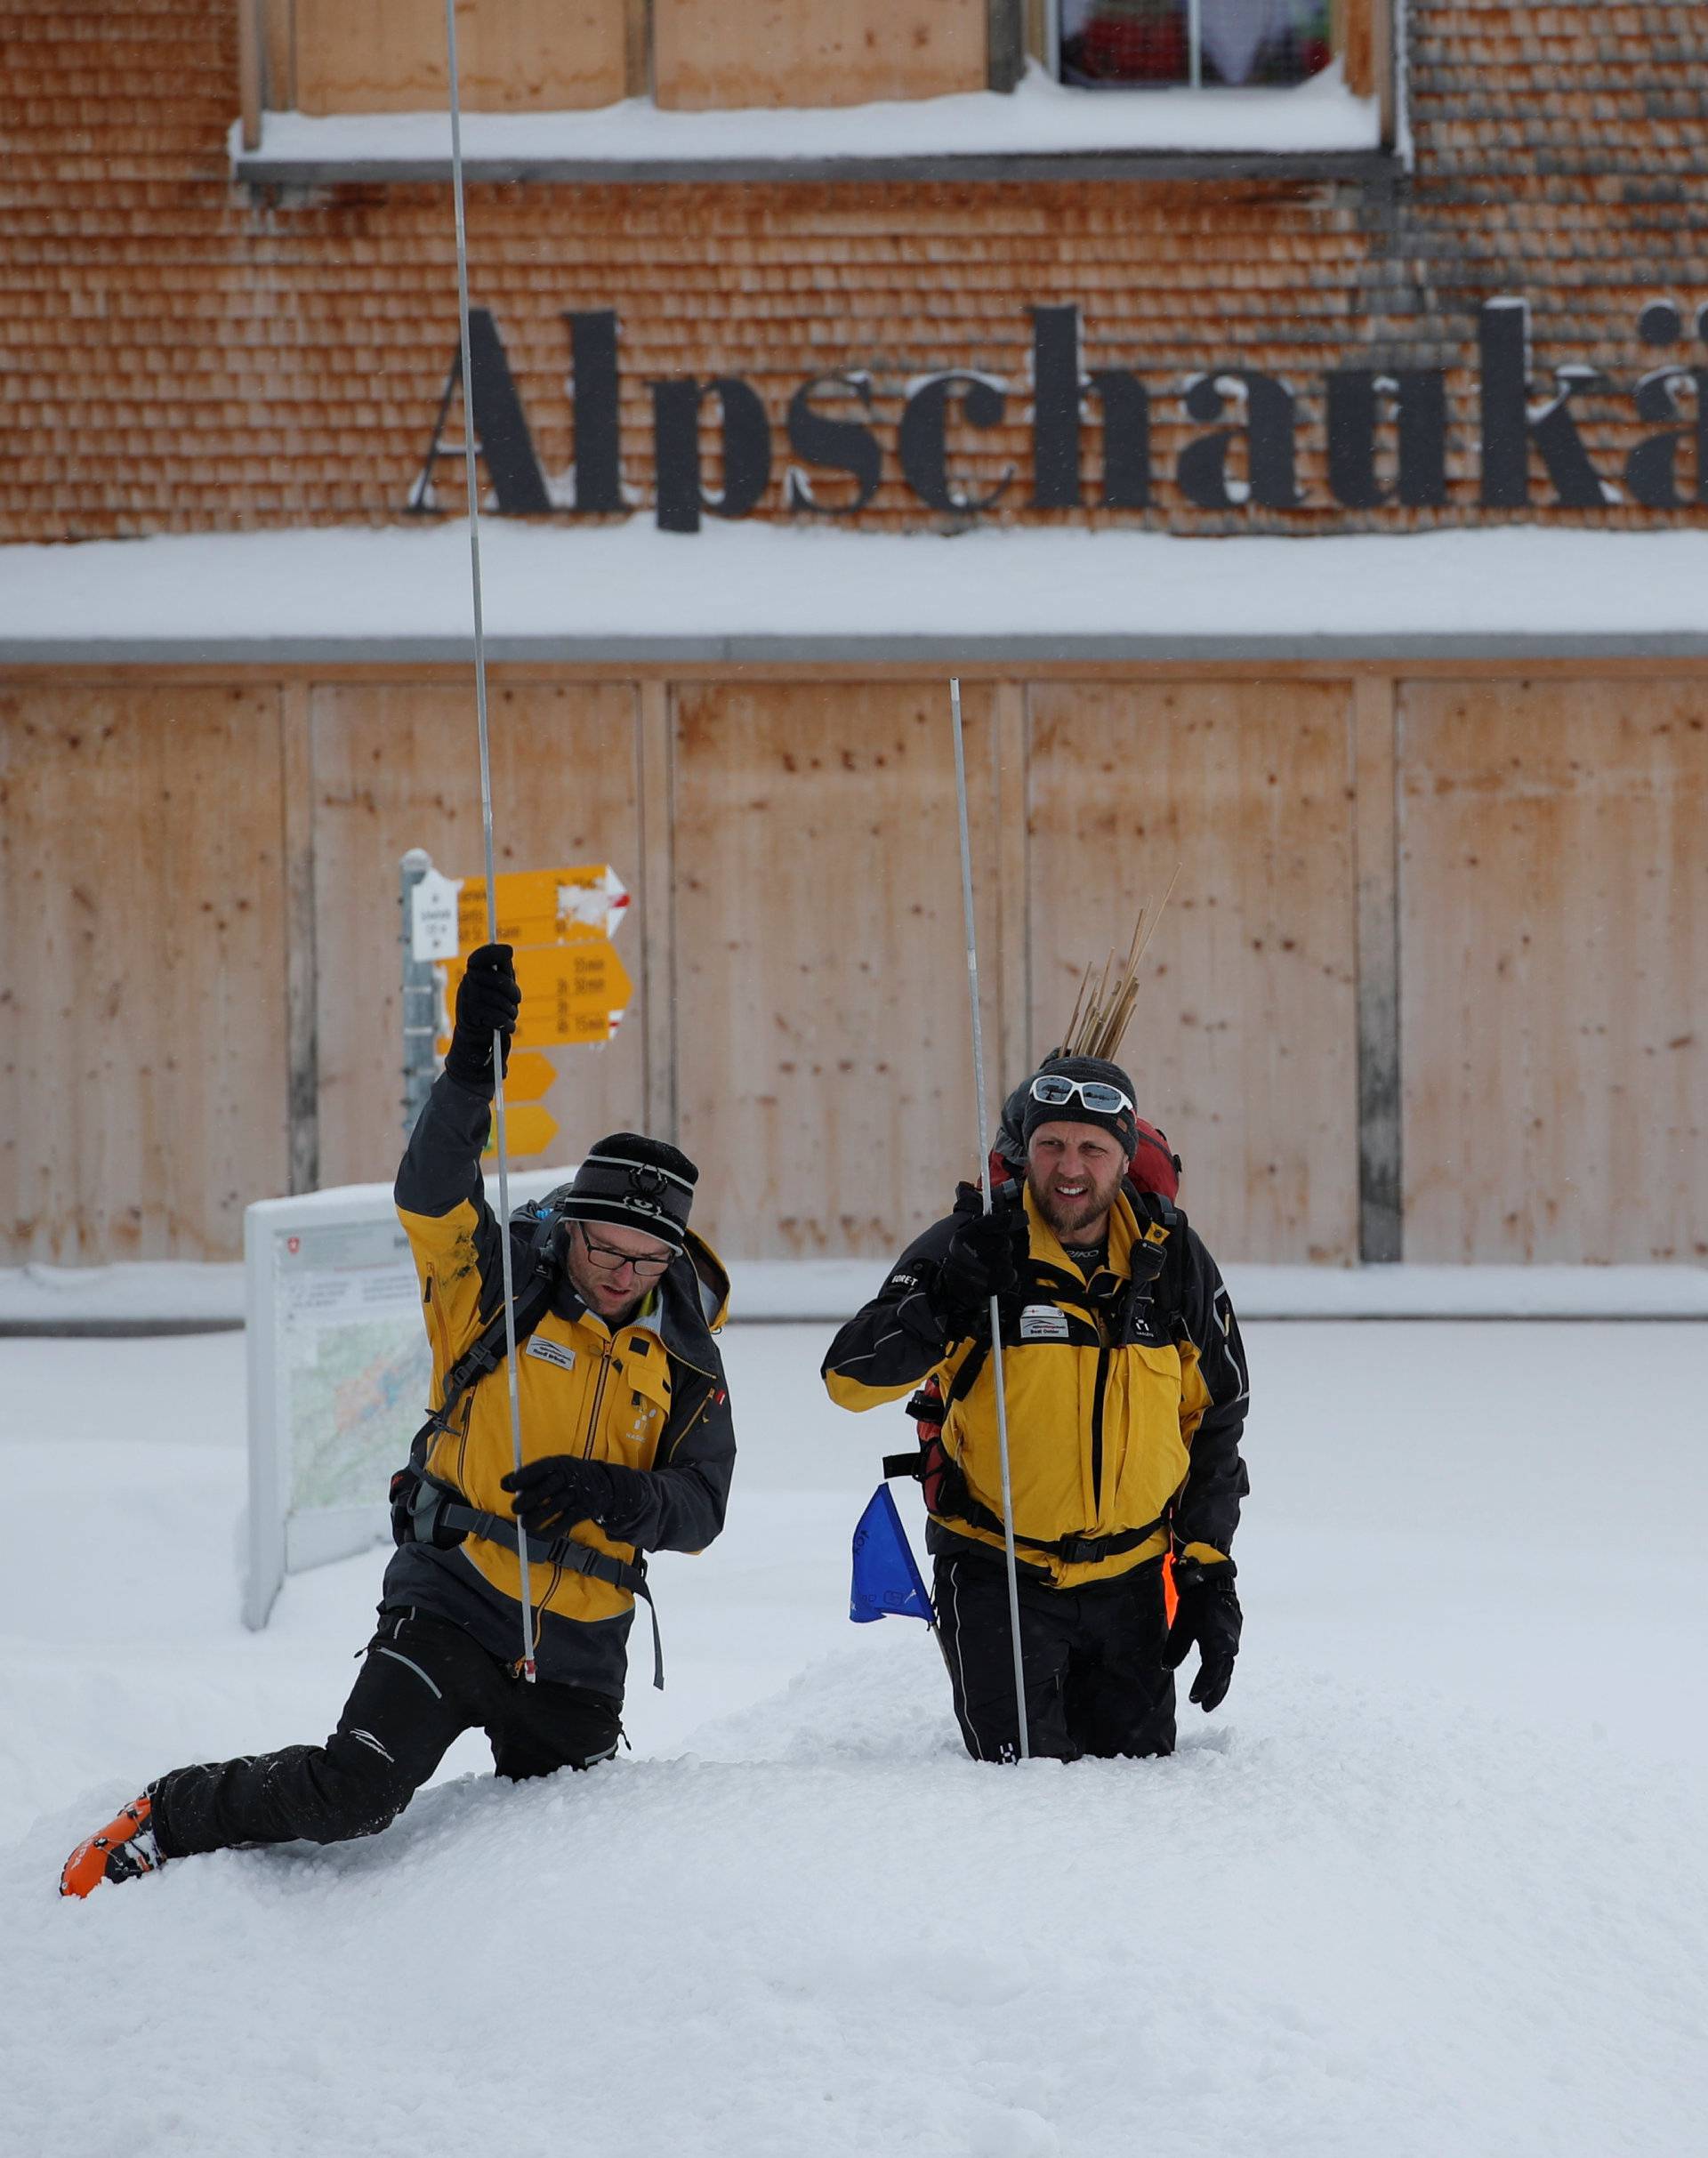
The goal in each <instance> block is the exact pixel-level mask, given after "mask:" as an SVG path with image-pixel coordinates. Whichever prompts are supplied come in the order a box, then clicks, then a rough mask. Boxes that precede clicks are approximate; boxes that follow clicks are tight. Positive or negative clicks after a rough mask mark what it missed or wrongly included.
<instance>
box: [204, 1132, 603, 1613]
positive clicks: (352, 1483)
mask: <svg viewBox="0 0 1708 2158" xmlns="http://www.w3.org/2000/svg"><path fill="white" fill-rule="evenodd" d="M570 1173H571V1170H570V1168H569V1167H566V1166H560V1167H558V1168H554V1169H528V1170H524V1171H522V1172H520V1173H516V1174H512V1177H511V1179H510V1197H511V1204H512V1207H514V1206H516V1205H518V1204H526V1203H528V1202H530V1201H532V1200H535V1199H541V1198H544V1196H545V1195H546V1193H547V1192H548V1191H550V1190H552V1188H553V1187H554V1186H556V1185H558V1184H561V1183H562V1182H563V1181H564V1180H565V1179H566V1177H568V1175H569V1174H570ZM497 1200H498V1194H497V1191H496V1189H495V1184H494V1182H493V1180H491V1179H488V1180H487V1203H488V1204H490V1205H493V1206H494V1207H495V1208H496V1205H497ZM243 1241H244V1257H245V1267H246V1276H247V1288H246V1309H247V1319H248V1324H247V1329H246V1337H247V1350H248V1356H247V1362H248V1367H249V1389H248V1390H249V1509H248V1522H247V1528H246V1536H245V1543H246V1561H245V1583H244V1604H243V1612H244V1619H245V1623H246V1624H248V1625H250V1626H264V1625H265V1624H266V1623H267V1614H268V1613H269V1612H270V1610H271V1608H272V1605H273V1599H274V1598H275V1597H276V1596H277V1595H278V1590H279V1585H280V1583H281V1582H283V1581H284V1579H285V1576H286V1574H287V1573H293V1574H294V1573H300V1572H302V1570H303V1569H304V1568H305V1567H309V1566H325V1565H326V1564H328V1563H329V1562H330V1561H332V1560H333V1559H336V1558H346V1557H349V1556H350V1555H351V1554H352V1553H354V1552H357V1551H361V1550H367V1549H368V1548H369V1547H370V1546H372V1545H374V1544H375V1543H383V1542H385V1540H386V1537H387V1535H388V1534H389V1531H390V1510H389V1507H388V1504H387V1494H388V1487H389V1486H390V1484H391V1475H392V1472H393V1470H397V1469H400V1468H401V1467H402V1466H403V1464H404V1462H405V1461H407V1459H408V1453H409V1442H410V1440H411V1439H412V1438H413V1437H414V1436H415V1432H416V1430H417V1429H419V1428H420V1425H421V1422H422V1420H423V1417H424V1416H425V1415H426V1413H427V1397H428V1389H429V1387H430V1385H431V1379H432V1364H431V1356H430V1354H429V1350H428V1346H427V1333H426V1329H425V1328H424V1327H423V1325H422V1317H421V1291H420V1286H419V1284H418V1283H417V1281H416V1278H415V1262H414V1260H412V1259H411V1257H410V1255H409V1244H408V1239H407V1237H406V1236H405V1235H404V1231H403V1225H402V1223H401V1222H400V1221H399V1220H398V1216H397V1210H396V1208H395V1207H394V1206H393V1204H392V1202H391V1188H390V1186H388V1185H383V1184H362V1185H348V1186H345V1187H343V1188H341V1189H338V1190H333V1191H319V1192H309V1193H305V1194H303V1195H302V1196H300V1197H297V1198H290V1199H257V1200H256V1201H255V1202H254V1204H253V1205H251V1206H249V1207H246V1209H245V1211H244V1235H243Z"/></svg>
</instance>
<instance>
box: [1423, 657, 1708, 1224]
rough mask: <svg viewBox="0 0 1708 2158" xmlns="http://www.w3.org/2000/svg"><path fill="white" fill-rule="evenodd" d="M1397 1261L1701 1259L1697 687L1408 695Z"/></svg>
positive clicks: (1609, 685)
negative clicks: (1400, 1252) (1400, 1250)
mask: <svg viewBox="0 0 1708 2158" xmlns="http://www.w3.org/2000/svg"><path fill="white" fill-rule="evenodd" d="M1400 709H1401V733H1400V748H1399V766H1400V787H1401V813H1402V818H1403V825H1402V841H1401V857H1400V858H1401V872H1400V908H1401V914H1400V943H1401V951H1402V954H1403V959H1402V968H1401V980H1402V984H1403V1003H1404V1011H1403V1018H1402V1021H1401V1037H1402V1041H1403V1043H1404V1058H1403V1066H1402V1068H1403V1071H1404V1073H1405V1125H1406V1131H1405V1159H1406V1204H1405V1224H1406V1257H1407V1258H1409V1259H1422V1260H1430V1259H1433V1260H1473V1259H1474V1260H1503V1259H1506V1260H1577V1259H1593V1260H1678V1259H1688V1260H1698V1261H1700V1260H1702V1259H1704V1257H1708V687H1704V684H1702V683H1701V682H1685V681H1680V682H1672V683H1667V682H1648V683H1640V684H1633V683H1631V682H1630V681H1623V680H1604V681H1595V680H1575V681H1545V682H1544V681H1503V682H1486V681H1428V682H1416V681H1413V682H1406V683H1404V684H1402V686H1401V693H1400Z"/></svg>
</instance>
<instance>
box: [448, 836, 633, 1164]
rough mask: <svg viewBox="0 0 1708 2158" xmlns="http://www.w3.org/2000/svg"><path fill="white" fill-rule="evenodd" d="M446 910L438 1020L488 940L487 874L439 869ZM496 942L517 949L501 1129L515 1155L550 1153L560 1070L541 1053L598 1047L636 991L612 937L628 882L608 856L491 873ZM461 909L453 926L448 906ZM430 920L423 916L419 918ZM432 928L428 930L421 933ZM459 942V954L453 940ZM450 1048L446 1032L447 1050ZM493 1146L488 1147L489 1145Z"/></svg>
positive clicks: (624, 906)
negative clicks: (549, 1103) (551, 1106)
mask: <svg viewBox="0 0 1708 2158" xmlns="http://www.w3.org/2000/svg"><path fill="white" fill-rule="evenodd" d="M434 875H435V877H436V878H437V884H436V888H435V889H436V890H437V891H438V893H439V894H440V895H442V897H441V898H439V901H438V904H439V908H440V915H439V917H438V918H436V920H435V922H434V926H433V928H432V930H431V936H432V938H433V939H434V942H435V947H436V948H433V949H431V951H429V950H428V949H425V948H419V945H420V943H421V942H422V941H423V940H424V936H425V935H426V934H427V933H429V932H425V931H423V940H418V949H417V954H416V955H417V957H419V958H423V959H424V958H427V957H430V956H431V958H432V959H433V961H434V962H435V964H436V965H437V966H438V968H439V973H440V977H441V979H442V982H443V988H444V1003H443V1009H442V1012H441V1019H442V1021H448V1019H449V1015H450V1014H451V1012H453V1011H455V1008H456V991H457V985H458V984H459V983H460V982H461V981H462V978H463V973H464V971H465V969H466V967H467V963H468V957H469V954H470V953H471V951H473V950H474V949H475V948H476V947H477V946H479V945H482V944H484V943H485V942H486V941H487V886H486V880H485V878H483V877H468V878H464V879H463V880H462V882H460V883H459V882H455V881H454V880H452V879H449V878H442V877H438V876H437V873H436V872H435V873H434ZM495 903H496V908H497V915H498V941H499V942H500V943H501V944H508V945H511V946H513V947H514V949H515V954H516V957H515V966H516V979H517V983H518V985H519V986H520V989H521V992H522V1016H521V1019H520V1024H519V1025H518V1027H517V1029H516V1036H515V1043H514V1048H513V1051H512V1056H511V1059H510V1067H509V1070H508V1072H507V1073H506V1075H505V1080H504V1100H505V1105H506V1114H505V1126H506V1131H505V1136H506V1139H507V1140H508V1142H509V1146H510V1150H511V1152H512V1154H514V1155H518V1156H526V1155H538V1154H544V1152H545V1150H546V1148H547V1147H549V1146H550V1145H551V1144H552V1140H553V1139H555V1138H556V1137H557V1131H558V1127H557V1123H556V1120H555V1119H554V1118H553V1117H552V1115H551V1114H550V1112H549V1111H548V1110H547V1109H546V1108H545V1107H544V1096H545V1095H546V1094H547V1093H548V1092H549V1091H551V1089H552V1084H553V1083H554V1082H555V1081H556V1079H557V1076H558V1071H557V1067H556V1065H555V1064H554V1063H553V1062H552V1059H550V1058H549V1057H547V1056H544V1055H543V1054H542V1053H541V1052H542V1051H546V1050H552V1049H563V1048H573V1047H585V1048H597V1047H600V1045H602V1044H603V1043H607V1042H608V1041H609V1040H610V1039H611V1037H612V1036H613V1035H615V1034H616V1030H617V1027H618V1026H619V1025H620V1024H621V1021H622V1019H623V1015H624V1012H625V1011H627V1010H628V1007H629V1005H630V1004H631V1003H632V1001H633V997H634V984H633V983H632V981H631V980H630V978H629V973H628V970H627V968H626V967H624V964H623V962H622V961H621V959H619V958H618V956H617V954H616V946H614V945H613V944H612V942H611V938H612V935H613V934H614V933H615V931H616V930H617V928H618V927H619V926H620V925H621V923H622V922H623V919H624V914H625V912H626V910H627V907H628V904H629V895H628V893H627V891H626V890H624V886H623V882H622V880H621V879H620V878H619V877H618V876H617V874H616V871H615V870H614V869H612V868H611V866H610V865H609V864H608V863H605V862H593V863H581V864H578V865H575V866H569V867H566V868H562V869H527V870H516V871H512V872H507V873H506V874H504V875H502V876H500V877H498V878H497V879H496V880H495ZM453 904H454V905H455V931H453V930H452V928H451V918H450V909H451V906H452V905H453ZM423 919H424V917H423ZM453 934H454V935H455V943H456V949H455V955H453V953H452V949H451V938H452V935H453ZM449 1046H450V1044H449V1042H448V1039H447V1037H445V1036H444V1035H440V1036H439V1041H438V1048H439V1053H440V1054H441V1055H442V1054H443V1053H444V1051H446V1050H447V1048H448V1047H449ZM492 1151H493V1147H488V1148H487V1152H488V1153H491V1152H492Z"/></svg>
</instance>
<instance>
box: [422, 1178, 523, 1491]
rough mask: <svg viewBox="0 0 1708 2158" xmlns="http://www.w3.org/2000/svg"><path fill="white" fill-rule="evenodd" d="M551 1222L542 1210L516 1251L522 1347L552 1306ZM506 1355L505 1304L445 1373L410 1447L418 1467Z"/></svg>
mask: <svg viewBox="0 0 1708 2158" xmlns="http://www.w3.org/2000/svg"><path fill="white" fill-rule="evenodd" d="M553 1226H554V1223H553V1219H552V1216H551V1215H550V1214H543V1215H541V1216H540V1218H539V1219H538V1220H537V1221H536V1223H535V1226H534V1230H533V1234H532V1235H531V1236H529V1238H528V1243H527V1244H526V1245H525V1246H524V1247H523V1249H522V1251H521V1252H520V1253H519V1254H518V1258H519V1260H520V1264H519V1265H518V1266H517V1268H516V1269H515V1274H514V1276H513V1280H512V1286H513V1288H514V1291H515V1300H516V1322H515V1323H516V1340H517V1342H518V1344H519V1345H520V1343H521V1342H522V1341H523V1340H525V1339H526V1337H527V1336H528V1334H530V1333H533V1331H534V1329H535V1328H536V1326H537V1325H539V1323H540V1321H541V1320H542V1319H543V1318H544V1317H545V1315H546V1313H547V1312H548V1311H549V1310H550V1309H551V1308H552V1291H553V1290H554V1289H555V1287H556V1286H557V1271H556V1268H554V1267H552V1264H551V1263H550V1261H549V1260H548V1258H547V1255H546V1254H547V1247H548V1246H549V1244H550V1243H551V1239H552V1228H553ZM508 1354H509V1329H508V1328H507V1327H506V1325H505V1324H504V1306H503V1304H500V1305H499V1307H498V1308H497V1310H496V1311H495V1312H494V1313H493V1315H492V1317H490V1318H489V1319H488V1320H487V1323H486V1325H484V1326H483V1327H482V1328H481V1330H480V1332H479V1335H478V1336H477V1337H476V1339H475V1340H474V1341H471V1343H470V1345H469V1346H468V1348H467V1349H464V1350H463V1354H462V1355H461V1356H460V1357H458V1358H457V1359H456V1362H455V1364H453V1365H452V1366H451V1368H450V1369H449V1371H447V1373H446V1374H445V1390H444V1396H443V1398H442V1399H441V1400H440V1402H439V1406H438V1408H436V1409H433V1410H431V1412H430V1413H429V1414H428V1417H427V1421H426V1422H425V1423H423V1425H422V1427H421V1429H420V1430H419V1431H417V1432H416V1433H415V1438H414V1440H413V1442H412V1443H411V1445H410V1448H409V1459H410V1461H411V1462H412V1463H413V1464H414V1466H415V1468H417V1469H419V1468H421V1467H422V1466H423V1464H424V1462H425V1461H426V1459H427V1449H428V1447H429V1446H430V1445H431V1444H432V1441H433V1438H434V1437H435V1435H436V1434H437V1433H439V1432H440V1431H447V1430H448V1429H450V1424H451V1419H452V1417H453V1416H455V1413H456V1412H457V1410H458V1409H459V1408H461V1406H462V1405H463V1396H464V1395H465V1394H466V1393H467V1392H468V1391H469V1389H470V1388H471V1387H472V1386H473V1385H474V1383H475V1381H477V1380H479V1379H484V1378H485V1377H486V1375H487V1373H488V1372H495V1371H496V1370H497V1368H498V1366H499V1365H501V1364H502V1363H503V1362H504V1358H505V1357H506V1356H507V1355H508Z"/></svg>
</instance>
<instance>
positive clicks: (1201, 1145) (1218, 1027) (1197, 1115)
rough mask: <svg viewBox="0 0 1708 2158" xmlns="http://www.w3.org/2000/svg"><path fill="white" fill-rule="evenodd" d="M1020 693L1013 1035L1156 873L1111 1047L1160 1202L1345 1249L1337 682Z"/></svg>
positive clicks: (1352, 1137)
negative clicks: (1147, 1140) (1162, 1177)
mask: <svg viewBox="0 0 1708 2158" xmlns="http://www.w3.org/2000/svg"><path fill="white" fill-rule="evenodd" d="M1031 708H1032V757H1031V773H1032V777H1031V817H1030V825H1031V856H1032V859H1031V914H1032V933H1033V982H1034V991H1035V1003H1034V1022H1035V1023H1034V1032H1033V1044H1032V1045H1033V1048H1034V1050H1035V1051H1038V1052H1040V1053H1041V1052H1042V1051H1045V1050H1047V1049H1049V1048H1051V1047H1052V1046H1053V1045H1054V1043H1056V1041H1057V1040H1059V1036H1060V1033H1061V1030H1062V1027H1063V1026H1064V1025H1065V1023H1066V1021H1067V1019H1068V1014H1069V1012H1070V1011H1071V1009H1072V1006H1073V1001H1074V994H1075V990H1076V986H1077V984H1078V982H1079V979H1080V978H1081V975H1082V973H1083V971H1084V966H1085V962H1086V961H1087V960H1088V959H1089V958H1092V957H1094V956H1097V955H1100V954H1101V953H1103V952H1104V951H1105V950H1106V949H1107V948H1108V946H1109V945H1111V944H1118V945H1119V946H1121V947H1122V949H1125V947H1126V944H1127V940H1128V938H1129V936H1130V935H1131V933H1132V924H1133V920H1134V917H1135V914H1136V913H1137V911H1138V908H1139V906H1140V905H1141V904H1144V903H1146V902H1148V903H1149V905H1150V906H1152V907H1153V908H1154V907H1155V906H1156V903H1157V902H1158V901H1159V900H1160V899H1161V898H1162V896H1163V894H1164V891H1165V890H1166V889H1167V887H1168V882H1169V879H1170V877H1171V876H1172V874H1173V872H1174V870H1175V868H1176V866H1179V868H1180V882H1179V883H1178V885H1177V886H1176V888H1175V892H1174V897H1173V898H1172V901H1171V902H1170V904H1169V906H1168V909H1167V912H1166V913H1165V914H1164V915H1163V917H1162V920H1161V922H1160V923H1159V925H1158V929H1157V934H1156V942H1155V943H1154V944H1153V946H1152V947H1151V961H1152V964H1151V966H1150V969H1149V975H1148V981H1147V983H1146V986H1145V988H1144V991H1143V993H1142V996H1141V1001H1140V1007H1139V1011H1138V1016H1137V1018H1136V1019H1135V1021H1134V1023H1133V1027H1132V1032H1131V1034H1130V1035H1129V1037H1128V1042H1127V1045H1126V1051H1125V1059H1124V1060H1125V1062H1126V1065H1127V1068H1128V1069H1129V1070H1130V1071H1131V1072H1132V1075H1133V1078H1134V1080H1135V1082H1136V1083H1137V1085H1138V1087H1139V1091H1140V1100H1141V1103H1142V1106H1143V1107H1144V1111H1145V1114H1146V1115H1148V1116H1149V1117H1150V1118H1151V1119H1152V1121H1153V1122H1155V1123H1161V1124H1162V1125H1163V1127H1164V1130H1165V1131H1167V1132H1168V1134H1169V1138H1170V1140H1171V1141H1172V1144H1173V1146H1174V1147H1176V1149H1177V1150H1178V1151H1179V1152H1180V1154H1181V1155H1182V1156H1183V1157H1184V1159H1185V1162H1186V1165H1187V1166H1186V1181H1185V1184H1184V1187H1183V1188H1182V1191H1181V1199H1182V1203H1183V1204H1185V1205H1186V1206H1187V1208H1188V1212H1189V1213H1191V1214H1192V1215H1193V1216H1194V1217H1195V1219H1196V1218H1197V1217H1199V1216H1202V1219H1203V1220H1204V1226H1205V1231H1206V1234H1208V1235H1211V1236H1213V1239H1214V1241H1215V1244H1216V1245H1217V1248H1219V1249H1226V1250H1229V1251H1234V1252H1238V1253H1239V1254H1240V1255H1241V1256H1242V1257H1243V1258H1246V1259H1265V1260H1279V1259H1312V1260H1353V1259H1356V1258H1357V1256H1358V1073H1357V1048H1358V1030H1357V1026H1356V1015H1355V977H1354V906H1353V877H1352V861H1351V809H1350V801H1349V788H1348V785H1347V777H1348V757H1349V729H1350V721H1351V709H1352V698H1351V685H1350V684H1349V682H1346V681H1330V682H1317V681H1292V682H1226V683H1212V682H1180V683H1168V682H1157V683H1134V682H1122V683H1098V684H1095V685H1092V684H1082V683H1036V684H1034V685H1033V687H1032V689H1031ZM1017 1076H1019V1075H1017ZM1212 1224H1213V1228H1212V1226H1211V1225H1212Z"/></svg>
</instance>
